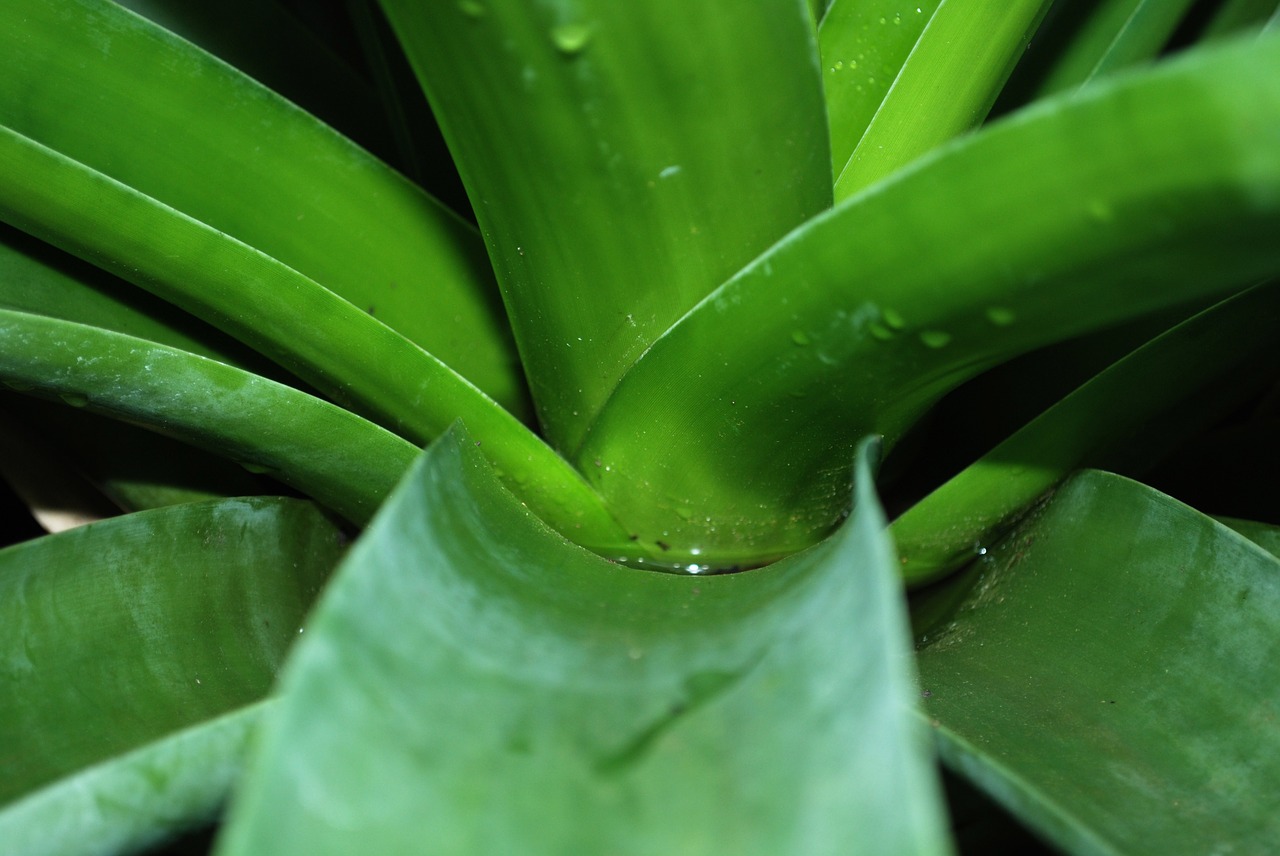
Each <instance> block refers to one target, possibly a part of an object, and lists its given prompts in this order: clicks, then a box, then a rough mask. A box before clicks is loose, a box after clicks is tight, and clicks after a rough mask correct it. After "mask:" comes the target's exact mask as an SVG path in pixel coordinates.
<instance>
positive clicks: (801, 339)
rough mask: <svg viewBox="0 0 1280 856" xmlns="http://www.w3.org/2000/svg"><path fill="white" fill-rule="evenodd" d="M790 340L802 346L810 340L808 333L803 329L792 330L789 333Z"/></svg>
mask: <svg viewBox="0 0 1280 856" xmlns="http://www.w3.org/2000/svg"><path fill="white" fill-rule="evenodd" d="M791 341H793V342H795V343H796V344H797V345H800V346H804V345H808V344H810V342H811V341H812V340H810V338H809V335H808V334H807V333H805V332H804V331H803V330H794V331H792V333H791Z"/></svg>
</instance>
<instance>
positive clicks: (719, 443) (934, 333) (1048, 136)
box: [577, 40, 1280, 565]
mask: <svg viewBox="0 0 1280 856" xmlns="http://www.w3.org/2000/svg"><path fill="white" fill-rule="evenodd" d="M1261 69H1269V70H1271V71H1272V72H1275V71H1280V41H1277V40H1259V41H1258V42H1257V43H1255V44H1253V45H1248V46H1244V47H1239V48H1236V49H1233V50H1229V51H1219V52H1216V53H1210V52H1207V51H1206V52H1201V53H1197V54H1196V55H1195V56H1192V57H1188V58H1186V59H1184V60H1183V61H1180V62H1176V63H1169V64H1167V65H1165V66H1163V67H1161V68H1159V69H1157V70H1154V71H1152V72H1150V73H1148V74H1145V75H1141V76H1132V77H1129V78H1127V79H1125V80H1122V81H1119V82H1113V83H1111V84H1107V83H1099V84H1098V85H1096V86H1093V87H1089V88H1088V89H1087V90H1085V91H1084V92H1082V93H1081V96H1080V97H1077V98H1074V99H1067V100H1060V101H1057V102H1054V103H1046V104H1044V106H1043V107H1041V108H1039V109H1036V110H1031V111H1027V112H1025V113H1023V114H1022V115H1020V116H1019V117H1017V118H1014V119H1010V120H1008V121H1006V122H1003V123H1000V124H999V125H993V126H991V127H990V128H989V129H987V130H985V131H983V132H982V133H979V134H974V135H971V136H970V137H968V138H967V139H966V140H964V141H962V142H960V143H958V144H956V145H954V146H952V147H948V148H945V149H943V150H941V151H939V152H938V153H937V154H936V155H935V156H932V157H930V158H928V159H926V160H925V161H923V162H921V163H920V165H919V166H918V167H917V168H915V169H911V170H908V171H906V172H904V173H900V174H899V176H898V177H897V178H896V179H894V180H892V181H889V182H883V183H881V184H879V185H878V186H877V187H876V188H874V189H872V190H870V191H868V192H867V193H865V194H863V195H861V196H858V197H856V198H854V199H851V200H849V201H848V202H846V203H844V204H842V205H840V206H838V207H837V208H836V209H834V210H833V211H831V212H830V213H829V214H826V215H823V216H822V217H819V218H816V219H815V220H814V221H812V222H810V223H808V224H806V225H805V226H803V227H801V228H800V229H798V230H797V231H796V232H794V233H793V234H792V235H790V236H789V237H788V238H787V239H785V240H783V241H782V242H780V243H779V244H778V245H776V246H775V247H774V248H773V249H772V250H770V251H769V252H768V253H766V254H765V255H764V256H762V257H761V258H760V259H758V260H757V261H756V262H754V263H753V264H752V265H751V266H749V267H748V268H747V269H746V270H744V271H743V272H742V273H741V274H740V275H738V276H737V277H735V278H734V279H733V280H732V281H730V282H729V283H727V284H725V285H724V286H723V287H721V288H720V289H718V290H717V291H716V292H715V293H713V294H712V295H710V296H709V297H708V298H707V299H706V300H705V301H703V302H702V303H701V304H700V305H699V306H698V307H697V308H696V309H695V310H694V311H692V312H691V313H689V314H688V315H687V316H685V318H683V319H682V320H681V322H680V323H679V324H678V325H677V326H676V327H674V328H673V329H672V330H671V331H670V332H669V333H668V334H667V335H665V336H664V337H663V338H662V339H660V340H659V341H658V342H657V343H655V345H654V346H653V348H651V349H650V350H649V351H648V352H647V353H646V354H645V356H644V358H643V359H641V360H640V361H639V362H638V363H637V364H636V366H635V367H634V368H633V369H632V371H631V372H630V373H629V374H628V376H627V378H626V379H625V380H624V382H623V383H622V384H621V385H620V386H619V389H618V391H617V392H616V393H615V395H614V396H613V398H612V399H611V400H610V402H609V404H608V406H607V408H606V410H605V411H604V413H603V414H602V416H601V418H600V420H599V421H598V422H597V423H596V425H595V426H593V428H592V430H591V433H590V435H589V436H588V438H587V441H586V442H585V443H584V445H583V448H582V451H581V452H580V453H579V456H578V459H577V462H578V465H579V467H580V468H581V469H582V470H583V471H584V472H585V473H586V474H587V476H588V478H590V479H591V480H592V481H593V482H594V483H595V484H596V485H597V487H598V490H599V491H600V492H601V494H602V495H603V496H604V497H605V499H606V501H607V502H608V504H609V506H610V508H611V509H612V510H613V511H614V512H615V513H616V514H617V515H618V517H619V519H620V520H622V521H623V523H624V525H626V526H628V527H630V528H631V531H632V532H634V533H636V534H637V535H638V536H639V540H640V541H641V542H642V543H653V542H656V541H663V542H665V543H668V544H670V545H672V551H671V552H672V553H673V554H677V553H678V554H680V556H679V558H678V559H675V560H677V561H695V560H694V559H692V558H689V556H690V555H691V554H690V551H691V550H692V549H694V548H696V549H699V550H701V551H702V554H703V555H708V556H712V557H714V558H713V559H712V561H713V562H719V563H723V564H725V565H733V564H737V563H750V562H758V561H761V560H764V559H768V558H772V557H775V556H777V555H781V554H785V553H786V552H788V551H789V550H794V549H798V548H801V547H803V546H805V545H806V544H808V543H811V542H812V541H814V540H817V538H819V537H820V536H821V535H822V534H823V533H825V532H826V531H827V530H828V529H829V528H830V527H831V526H833V525H834V524H835V522H836V521H837V520H838V519H839V516H840V514H841V511H842V510H843V508H844V506H845V501H846V496H847V487H848V473H847V468H846V466H845V465H844V463H843V462H844V461H846V460H848V458H849V456H850V455H851V453H852V449H853V446H854V444H855V443H856V442H857V438H859V437H861V436H864V435H865V434H868V433H879V434H883V435H885V436H886V438H887V442H888V444H889V445H890V446H892V444H893V443H894V442H896V440H897V439H898V438H899V437H900V436H901V435H902V433H903V432H904V431H905V430H906V429H907V428H908V427H909V426H910V425H911V424H913V423H914V422H915V421H916V420H917V419H918V418H919V416H920V414H921V413H922V412H923V411H924V410H925V409H926V408H927V407H928V406H929V405H930V404H931V403H932V402H933V401H935V400H936V399H937V398H938V397H940V396H941V395H942V394H943V393H944V392H946V391H947V390H949V389H951V388H953V387H955V386H957V385H958V384H959V383H961V382H962V381H964V380H966V379H968V378H969V377H972V376H973V375H975V374H976V373H978V372H979V371H981V370H982V369H983V368H985V367H989V366H990V365H992V364H994V363H998V362H1000V361H1003V360H1006V359H1009V358H1010V357H1012V356H1014V355H1016V354H1018V353H1021V352H1025V351H1027V350H1029V349H1031V348H1034V347H1038V346H1042V345H1045V344H1048V343H1051V342H1054V341H1060V340H1062V339H1065V338H1067V337H1070V336H1073V335H1079V334H1080V333H1083V332H1087V331H1089V330H1092V329H1098V328H1102V327H1104V326H1106V325H1110V324H1114V323H1117V322H1119V321H1122V320H1125V319H1126V318H1132V317H1136V316H1139V315H1141V314H1142V313H1146V312H1151V311H1154V310H1157V309H1160V308H1162V307H1168V306H1171V305H1176V304H1177V303H1178V302H1180V301H1187V300H1192V299H1205V298H1207V297H1210V296H1212V295H1213V294H1215V293H1218V294H1221V293H1223V292H1225V291H1229V290H1231V289H1233V288H1238V287H1240V286H1242V285H1246V284H1249V283H1250V282H1254V281H1257V280H1258V279H1260V278H1262V277H1264V276H1266V275H1268V274H1272V273H1274V272H1275V271H1276V270H1277V269H1280V245H1277V243H1276V242H1275V241H1274V240H1272V237H1273V236H1274V235H1275V234H1276V230H1277V229H1280V156H1277V153H1278V152H1280V149H1277V147H1275V146H1272V145H1271V144H1270V143H1269V142H1268V140H1271V139H1273V138H1276V137H1277V136H1280V86H1277V85H1276V80H1277V75H1276V74H1273V73H1270V72H1268V73H1265V74H1264V73H1262V72H1261V71H1260V70H1261ZM1119 140H1123V141H1124V144H1123V145H1120V144H1118V142H1117V141H1119ZM744 330H750V331H753V334H752V335H750V336H745V335H742V333H741V331H744Z"/></svg>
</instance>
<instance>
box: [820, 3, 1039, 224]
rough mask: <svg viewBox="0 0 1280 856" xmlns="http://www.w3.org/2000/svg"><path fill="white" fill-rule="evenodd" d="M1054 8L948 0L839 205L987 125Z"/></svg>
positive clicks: (851, 166)
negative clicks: (1030, 43)
mask: <svg viewBox="0 0 1280 856" xmlns="http://www.w3.org/2000/svg"><path fill="white" fill-rule="evenodd" d="M1049 3H1050V0H1005V2H1003V3H989V2H987V0H943V2H942V3H941V4H939V5H938V7H937V10H936V11H935V12H934V13H933V16H932V17H931V18H930V19H929V23H928V26H926V27H925V29H924V31H923V32H922V33H921V35H920V38H919V40H918V41H917V42H916V44H915V46H914V47H913V48H912V50H911V54H910V55H909V56H908V57H907V59H906V61H905V62H904V63H903V64H902V67H901V69H900V70H899V71H898V72H897V76H896V77H895V78H894V81H893V86H892V87H891V88H890V89H889V90H888V92H886V93H885V97H884V100H883V102H882V103H881V104H880V105H879V107H878V108H877V109H876V112H875V116H874V117H873V118H872V119H871V122H870V124H869V125H868V126H867V129H866V132H865V133H864V134H862V136H861V138H860V139H859V140H858V141H857V145H856V147H855V148H854V149H853V153H852V154H851V155H849V158H848V160H847V161H845V162H844V163H843V164H841V166H840V168H839V170H838V172H837V175H836V182H835V199H836V201H837V202H839V201H841V200H844V199H848V198H849V197H851V196H853V195H854V194H856V193H857V192H858V191H860V190H862V189H863V188H864V187H866V186H868V185H870V184H874V183H875V182H876V181H878V180H880V179H882V178H884V177H885V176H887V175H890V174H891V173H892V172H894V170H896V169H898V168H899V167H902V166H904V165H906V164H908V163H910V162H911V161H913V160H915V159H916V158H918V157H920V156H921V155H924V154H925V153H927V152H929V151H930V150H932V149H933V148H934V147H935V146H938V145H941V144H942V143H945V142H947V141H948V140H950V139H951V138H952V137H955V136H958V135H959V134H961V133H963V132H965V131H968V130H969V129H971V128H974V127H976V126H977V125H978V124H979V123H981V122H982V120H983V119H985V118H986V115H987V111H988V110H990V109H991V105H992V104H994V103H995V100H996V96H997V95H998V94H999V93H1000V88H1001V87H1002V86H1004V83H1005V81H1006V80H1007V79H1008V77H1009V74H1010V73H1011V72H1012V71H1013V67H1014V65H1015V64H1016V63H1017V61H1018V58H1019V57H1021V56H1022V53H1023V51H1024V50H1025V49H1026V46H1027V41H1028V40H1029V39H1030V38H1031V34H1032V33H1033V32H1035V29H1036V26H1037V25H1038V24H1039V23H1040V19H1041V18H1042V17H1043V16H1044V13H1045V11H1046V10H1047V9H1048V8H1049ZM920 9H923V7H920ZM917 11H919V9H918V10H917ZM901 17H902V16H901V15H897V16H896V17H895V20H897V19H899V18H901Z"/></svg>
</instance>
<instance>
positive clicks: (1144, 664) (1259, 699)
mask: <svg viewBox="0 0 1280 856" xmlns="http://www.w3.org/2000/svg"><path fill="white" fill-rule="evenodd" d="M958 584H961V585H966V586H967V587H968V588H969V592H968V594H967V595H966V596H964V597H963V598H962V599H961V602H960V604H959V605H958V606H957V607H956V608H955V609H954V610H953V611H952V612H951V613H950V615H948V616H946V617H945V618H943V620H942V621H941V623H940V624H939V625H938V626H936V627H934V628H932V629H930V630H928V632H927V639H926V640H924V641H922V643H921V647H920V650H919V657H918V659H919V664H920V672H921V681H922V686H923V687H924V695H925V696H926V698H925V703H924V715H925V716H927V717H928V718H929V719H930V720H931V721H932V723H933V725H934V726H935V729H936V734H937V737H938V741H939V746H940V748H941V750H942V753H943V757H944V759H946V760H947V761H948V763H949V765H950V766H952V767H953V768H955V769H957V770H958V771H960V772H962V773H963V774H964V775H966V776H967V777H968V778H970V779H972V780H974V781H975V782H976V783H977V784H978V785H979V786H981V787H982V788H983V789H984V790H986V791H987V792H988V793H989V794H991V795H992V796H994V797H995V798H996V799H997V800H999V801H1000V802H1001V803H1003V804H1004V805H1005V807H1006V808H1008V809H1009V810H1010V811H1012V812H1013V813H1014V814H1016V815H1017V816H1019V817H1020V818H1022V820H1023V821H1025V822H1027V823H1029V824H1031V825H1032V826H1034V827H1035V828H1037V829H1038V830H1039V831H1040V832H1041V833H1042V834H1044V835H1046V836H1048V837H1049V838H1050V839H1051V840H1053V841H1054V842H1055V843H1057V844H1058V845H1059V846H1060V847H1062V848H1064V849H1065V850H1067V851H1068V852H1073V853H1108V854H1110V853H1152V854H1156V853H1159V854H1182V853H1186V854H1193V853H1194V854H1203V853H1214V852H1247V853H1265V852H1267V851H1268V850H1269V849H1270V848H1271V847H1272V845H1273V844H1274V842H1275V841H1276V840H1278V837H1280V815H1277V813H1276V810H1275V808H1276V806H1275V788H1274V784H1275V782H1276V781H1277V779H1278V778H1280V738H1277V732H1276V729H1275V728H1274V727H1272V726H1273V723H1274V722H1275V720H1276V717H1277V716H1280V698H1278V697H1277V695H1276V693H1275V690H1274V688H1275V687H1276V686H1277V685H1280V660H1277V659H1276V657H1275V656H1274V651H1275V640H1276V637H1277V633H1278V632H1280V624H1278V616H1280V562H1278V561H1277V560H1276V558H1275V557H1274V556H1272V555H1270V554H1268V553H1266V552H1264V551H1263V550H1261V549H1260V548H1258V547H1257V546H1256V545H1254V544H1251V543H1249V542H1248V541H1246V540H1245V539H1244V538H1242V537H1240V536H1238V535H1236V534H1235V533H1233V532H1231V531H1230V530H1228V529H1226V528H1225V527H1223V526H1220V525H1219V524H1217V523H1215V522H1214V521H1212V520H1210V519H1209V518H1207V517H1204V516H1203V515H1200V514H1198V513H1197V512H1195V511H1193V510H1191V509H1189V508H1187V507H1186V506H1184V505H1181V504H1180V503H1178V502H1176V501H1174V500H1172V499H1170V498H1169V497H1167V496H1164V495H1162V494H1159V493H1157V492H1155V491H1153V490H1151V489H1150V488H1147V487H1144V486H1142V485H1140V484H1137V483H1134V482H1130V481H1128V480H1126V479H1122V478H1120V477H1118V476H1113V475H1108V474H1106V473H1099V472H1086V473H1082V474H1080V475H1078V476H1075V477H1073V478H1072V479H1071V480H1069V481H1068V482H1067V483H1066V484H1064V486H1063V487H1062V488H1061V489H1060V490H1059V491H1058V492H1057V493H1055V494H1054V496H1053V498H1052V500H1051V501H1050V502H1049V503H1048V505H1046V506H1045V507H1044V509H1043V510H1042V511H1041V512H1039V513H1038V514H1037V515H1035V517H1034V518H1032V519H1030V520H1028V521H1027V522H1026V523H1024V524H1023V525H1022V526H1021V527H1020V528H1019V529H1018V530H1016V531H1015V532H1014V533H1012V534H1011V535H1010V536H1009V537H1008V538H1006V539H1005V540H1004V541H1003V542H1002V543H1001V544H1000V545H999V546H998V547H996V548H995V549H993V550H992V551H991V552H990V553H989V554H988V555H987V556H986V557H984V560H983V561H982V562H980V563H978V565H977V566H976V567H975V568H974V569H973V570H972V571H971V572H969V574H967V579H966V580H962V581H961V582H960V583H958Z"/></svg>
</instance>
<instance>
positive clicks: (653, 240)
mask: <svg viewBox="0 0 1280 856" xmlns="http://www.w3.org/2000/svg"><path fill="white" fill-rule="evenodd" d="M382 5H383V8H384V9H386V11H387V13H388V16H389V17H390V19H391V21H392V24H393V25H394V27H395V29H396V32H397V34H398V36H399V37H400V39H401V41H402V43H403V44H404V46H405V49H406V52H407V53H408V55H409V58H410V60H411V61H412V62H413V65H414V67H415V70H416V71H417V73H418V77H419V79H420V80H421V81H422V84H423V88H424V90H425V91H426V93H427V95H428V97H429V98H430V100H431V104H432V107H433V109H434V110H435V113H436V116H437V118H438V120H439V122H440V125H441V128H442V130H443V131H444V134H445V138H446V140H447V141H448V142H449V146H450V149H451V151H452V152H453V154H454V159H455V162H456V163H457V165H458V169H459V172H460V173H461V175H462V178H463V181H464V183H465V184H466V186H467V192H468V194H469V195H470V197H471V203H472V207H473V209H474V210H475V213H476V218H477V221H478V222H479V224H480V228H481V231H482V232H483V233H484V236H485V241H486V243H487V245H488V247H489V255H490V257H491V258H492V259H493V262H494V267H495V270H496V272H497V277H498V283H499V285H500V286H501V287H502V291H503V297H504V299H505V301H506V303H507V309H508V314H509V315H510V317H511V321H512V325H513V327H514V329H515V334H516V341H517V343H518V344H519V347H520V354H521V359H522V361H523V363H524V367H525V371H526V373H527V374H528V377H529V379H530V384H531V386H532V388H533V394H534V399H535V401H536V403H537V406H538V415H539V418H540V420H541V423H542V427H543V429H544V430H545V432H546V434H547V436H548V438H549V439H550V441H551V443H552V445H553V446H555V447H556V448H558V449H560V450H562V451H563V452H565V453H566V454H567V453H569V452H572V450H573V449H574V448H576V446H577V444H578V441H579V440H580V439H581V436H582V432H583V431H584V430H585V428H586V426H587V425H588V424H589V423H590V421H591V419H592V418H593V417H594V416H595V414H596V411H597V410H598V409H599V407H600V405H601V404H602V403H603V402H604V399H605V398H606V397H607V396H608V394H609V392H610V391H611V390H612V389H613V387H614V386H615V385H616V383H617V382H618V378H619V377H621V375H622V373H623V372H624V371H625V370H626V369H627V367H628V366H629V365H630V364H631V363H632V362H633V361H634V360H635V359H636V357H638V356H639V355H640V354H641V353H642V352H643V351H644V349H645V348H646V347H648V346H649V344H650V343H652V341H653V340H654V339H655V338H657V336H658V335H660V334H661V333H662V332H663V331H664V330H666V329H667V327H668V326H670V325H671V323H672V322H674V321H675V320H676V319H677V318H679V317H680V316H681V315H683V314H684V312H685V311H686V310H688V309H689V308H690V307H692V306H693V305H694V304H695V303H697V301H698V300H700V299H701V298H702V297H704V296H705V295H706V294H707V293H708V292H710V291H711V290H712V289H713V288H715V287H716V286H717V285H719V284H720V283H721V282H723V281H724V280H725V279H727V278H728V277H729V276H731V275H732V274H733V273H734V272H735V271H736V270H737V269H738V268H740V267H741V266H742V265H744V264H746V263H747V262H748V261H750V260H751V259H752V258H753V257H754V256H755V255H757V254H758V253H760V252H761V251H762V250H764V249H765V248H766V247H767V246H769V244H771V243H773V242H774V241H775V240H777V239H778V238H779V237H781V236H782V235H783V234H785V233H786V232H787V231H788V230H790V229H791V228H793V227H795V226H797V225H799V224H800V223H801V222H803V221H804V220H805V219H807V218H808V217H811V216H813V215H814V214H817V213H818V212H819V211H822V210H823V209H825V208H826V207H828V206H829V205H830V204H831V174H830V168H829V158H828V154H827V144H826V140H827V132H826V127H825V125H824V120H823V100H822V90H821V81H820V78H819V75H818V67H817V62H816V57H815V54H816V48H815V46H814V45H813V36H812V27H811V24H810V21H809V16H808V14H807V12H806V9H805V6H804V4H802V3H800V2H797V0H754V2H751V3H741V2H738V0H704V2H698V3H689V2H685V0H648V2H644V3H618V2H614V0H554V2H549V3H506V2H490V0H466V2H459V3H437V4H430V5H429V6H426V5H424V4H422V3H418V2H413V0H383V3H382ZM514 141H518V143H516V142H514Z"/></svg>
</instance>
